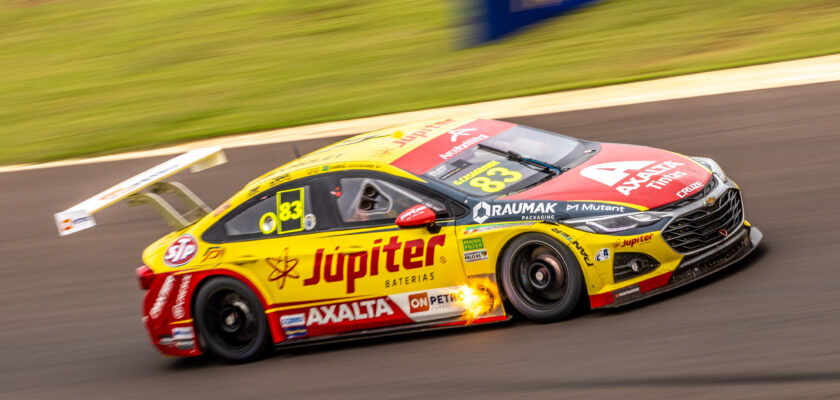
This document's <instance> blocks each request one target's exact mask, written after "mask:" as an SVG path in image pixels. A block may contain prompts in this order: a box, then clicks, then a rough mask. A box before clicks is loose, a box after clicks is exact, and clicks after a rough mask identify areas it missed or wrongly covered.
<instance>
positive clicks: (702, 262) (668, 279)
mask: <svg viewBox="0 0 840 400" xmlns="http://www.w3.org/2000/svg"><path fill="white" fill-rule="evenodd" d="M763 238H764V235H763V234H762V233H761V231H760V230H758V228H756V227H753V226H746V225H744V229H740V230H739V232H738V233H737V234H735V235H732V237H731V238H729V239H727V240H725V241H723V242H721V243H720V244H718V245H716V246H714V247H713V248H711V249H708V250H706V251H704V252H702V253H700V254H697V255H693V256H691V257H686V258H685V259H683V260H682V262H681V263H680V265H679V266H678V267H677V268H676V269H675V270H674V271H671V272H668V273H665V274H662V275H658V276H655V277H653V278H649V279H646V280H644V281H641V282H638V283H635V284H632V285H630V286H627V287H624V288H621V289H617V290H614V291H612V292H607V293H600V294H596V295H592V296H589V301H590V303H591V306H592V308H593V309H595V308H611V307H619V306H623V305H625V304H630V303H633V302H636V301H639V300H642V299H646V298H648V297H651V296H655V295H657V294H660V293H664V292H667V291H669V290H672V289H676V288H678V287H680V286H683V285H685V284H688V283H691V282H694V281H696V280H698V279H700V278H703V277H705V276H707V275H710V274H712V273H714V272H717V271H720V270H722V269H724V268H726V267H728V266H730V265H732V264H734V263H736V262H738V261H740V260H741V259H743V258H744V257H746V256H747V255H748V254H750V253H752V251H753V250H755V249H756V248H757V247H758V245H759V244H760V243H761V240H762V239H763Z"/></svg>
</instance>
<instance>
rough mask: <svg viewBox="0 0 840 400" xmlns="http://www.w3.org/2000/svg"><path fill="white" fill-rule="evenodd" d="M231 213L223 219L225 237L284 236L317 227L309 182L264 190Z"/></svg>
mask: <svg viewBox="0 0 840 400" xmlns="http://www.w3.org/2000/svg"><path fill="white" fill-rule="evenodd" d="M232 215H233V217H232V218H229V219H227V220H223V221H222V227H223V228H224V229H223V231H224V236H225V237H228V238H232V239H237V238H248V237H254V238H259V237H267V236H276V235H285V234H289V233H294V232H301V231H309V230H313V229H316V228H317V227H318V221H317V218H316V216H315V215H316V214H315V210H314V209H313V202H312V196H311V190H310V186H309V185H299V186H293V187H288V188H281V189H279V190H276V191H267V192H264V193H263V194H261V195H259V196H258V197H257V198H256V199H252V200H251V201H249V202H248V203H247V204H244V205H243V210H242V211H239V212H235V213H233V214H232Z"/></svg>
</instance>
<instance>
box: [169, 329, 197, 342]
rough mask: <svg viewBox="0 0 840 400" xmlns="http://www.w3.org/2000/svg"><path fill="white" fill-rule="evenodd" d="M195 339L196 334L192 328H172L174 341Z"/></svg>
mask: <svg viewBox="0 0 840 400" xmlns="http://www.w3.org/2000/svg"><path fill="white" fill-rule="evenodd" d="M192 339H195V332H193V328H192V327H191V326H182V327H177V328H172V340H192Z"/></svg>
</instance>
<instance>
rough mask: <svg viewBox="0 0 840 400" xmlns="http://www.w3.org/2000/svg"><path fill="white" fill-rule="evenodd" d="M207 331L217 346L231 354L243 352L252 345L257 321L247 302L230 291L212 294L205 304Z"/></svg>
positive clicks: (256, 330) (256, 331)
mask: <svg viewBox="0 0 840 400" xmlns="http://www.w3.org/2000/svg"><path fill="white" fill-rule="evenodd" d="M206 316H207V322H208V326H207V330H208V332H207V333H208V334H209V336H210V338H211V340H213V341H214V342H215V343H216V344H217V345H219V346H221V347H223V348H225V350H227V351H231V352H243V351H246V350H248V349H249V348H250V347H251V346H252V345H253V343H254V340H255V338H256V337H257V333H258V324H257V319H256V317H255V315H254V312H253V310H252V308H251V307H249V306H248V302H247V301H246V300H245V299H244V298H242V296H240V295H239V293H236V292H234V291H231V290H220V291H217V292H216V293H213V295H212V296H210V299H209V301H208V302H207V312H206Z"/></svg>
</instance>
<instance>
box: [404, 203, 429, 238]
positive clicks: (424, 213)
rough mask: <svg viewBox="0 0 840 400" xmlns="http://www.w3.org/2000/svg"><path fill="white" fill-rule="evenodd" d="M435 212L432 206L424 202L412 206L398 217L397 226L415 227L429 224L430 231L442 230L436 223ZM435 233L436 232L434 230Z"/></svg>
mask: <svg viewBox="0 0 840 400" xmlns="http://www.w3.org/2000/svg"><path fill="white" fill-rule="evenodd" d="M436 218H437V217H436V216H435V212H434V211H432V209H431V208H429V207H427V206H426V205H423V204H418V205H416V206H412V207H410V208H409V209H407V210H405V211H403V212H402V213H401V214H400V215H399V216H398V217H397V226H399V227H400V228H414V227H418V226H428V227H429V231H432V230H433V229H436V230H437V231H440V227H438V226H437V224H435V219H436ZM433 233H434V232H433Z"/></svg>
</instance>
